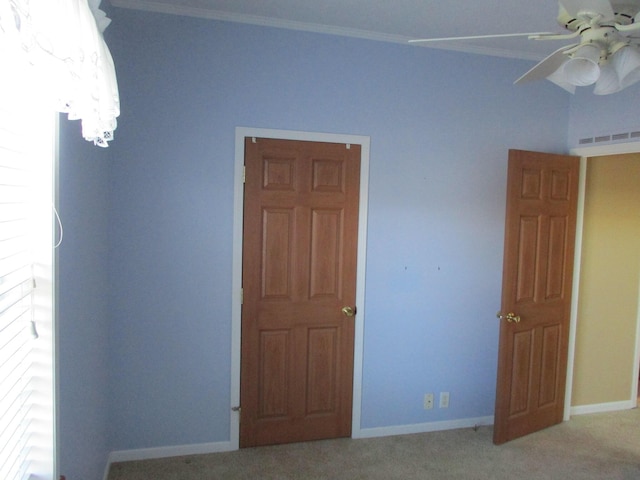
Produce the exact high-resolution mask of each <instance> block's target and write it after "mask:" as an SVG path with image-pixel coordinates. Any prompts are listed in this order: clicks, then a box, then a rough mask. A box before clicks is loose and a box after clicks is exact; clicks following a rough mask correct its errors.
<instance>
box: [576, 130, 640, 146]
mask: <svg viewBox="0 0 640 480" xmlns="http://www.w3.org/2000/svg"><path fill="white" fill-rule="evenodd" d="M625 140H626V141H629V140H632V141H637V140H640V130H633V131H631V132H620V133H613V134H611V135H597V136H594V137H585V138H581V139H579V140H578V145H592V144H594V143H609V142H611V143H613V142H624V141H625Z"/></svg>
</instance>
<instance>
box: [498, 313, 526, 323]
mask: <svg viewBox="0 0 640 480" xmlns="http://www.w3.org/2000/svg"><path fill="white" fill-rule="evenodd" d="M496 317H498V318H499V319H500V320H503V319H504V320H506V321H507V322H509V323H520V315H516V314H515V313H513V312H509V313H507V314H506V315H503V314H502V313H501V312H498V313H497V314H496Z"/></svg>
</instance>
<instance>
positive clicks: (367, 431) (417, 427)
mask: <svg viewBox="0 0 640 480" xmlns="http://www.w3.org/2000/svg"><path fill="white" fill-rule="evenodd" d="M485 425H493V416H489V417H476V418H461V419H459V420H444V421H441V422H428V423H415V424H412V425H397V426H392V427H376V428H362V429H360V430H359V431H358V432H354V434H353V438H374V437H389V436H393V435H411V434H414V433H427V432H438V431H441V430H454V429H456V428H472V427H476V426H485Z"/></svg>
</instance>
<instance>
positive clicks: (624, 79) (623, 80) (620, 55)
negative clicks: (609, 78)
mask: <svg viewBox="0 0 640 480" xmlns="http://www.w3.org/2000/svg"><path fill="white" fill-rule="evenodd" d="M611 63H612V65H613V68H614V69H615V71H616V73H617V75H618V77H619V78H620V85H621V86H622V88H626V87H628V86H629V85H632V84H634V83H636V82H637V81H638V80H640V52H639V51H638V50H637V49H636V48H635V47H632V46H630V45H627V46H626V47H622V48H621V49H620V50H618V51H617V52H616V53H615V54H614V55H613V58H612V60H611Z"/></svg>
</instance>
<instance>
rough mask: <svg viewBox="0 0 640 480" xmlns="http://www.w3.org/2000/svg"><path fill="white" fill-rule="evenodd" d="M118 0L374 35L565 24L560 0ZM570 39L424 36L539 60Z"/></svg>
mask: <svg viewBox="0 0 640 480" xmlns="http://www.w3.org/2000/svg"><path fill="white" fill-rule="evenodd" d="M110 3H111V4H112V5H113V6H115V7H125V8H134V9H139V10H147V11H156V12H163V13H170V14H177V15H187V16H194V17H202V18H209V19H219V20H227V21H235V22H243V23H251V24H259V25H269V26H274V27H282V28H291V29H295V30H306V31H314V32H322V33H330V34H336V35H346V36H352V37H359V38H368V39H373V40H382V41H390V42H398V43H406V42H407V41H408V40H409V39H412V38H413V39H415V38H433V37H437V38H440V37H458V36H473V35H494V34H511V33H529V32H561V31H563V30H562V29H561V28H560V27H559V26H558V24H557V23H556V16H557V14H558V3H557V0H536V1H533V0H454V1H446V0H111V1H110ZM566 43H568V42H566V41H564V42H562V41H557V40H556V41H550V40H545V41H540V40H538V41H536V40H529V39H527V38H526V37H516V38H501V39H491V40H472V41H464V42H463V41H456V42H443V43H437V44H432V43H430V44H420V45H422V46H429V47H436V48H447V49H452V50H460V51H467V52H471V53H479V54H487V55H497V56H504V57H512V58H523V59H529V60H539V59H541V58H543V57H545V56H546V55H547V54H550V53H551V52H553V51H554V50H556V49H557V48H559V47H561V46H563V45H564V44H566Z"/></svg>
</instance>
